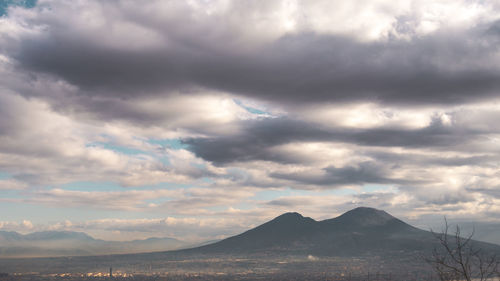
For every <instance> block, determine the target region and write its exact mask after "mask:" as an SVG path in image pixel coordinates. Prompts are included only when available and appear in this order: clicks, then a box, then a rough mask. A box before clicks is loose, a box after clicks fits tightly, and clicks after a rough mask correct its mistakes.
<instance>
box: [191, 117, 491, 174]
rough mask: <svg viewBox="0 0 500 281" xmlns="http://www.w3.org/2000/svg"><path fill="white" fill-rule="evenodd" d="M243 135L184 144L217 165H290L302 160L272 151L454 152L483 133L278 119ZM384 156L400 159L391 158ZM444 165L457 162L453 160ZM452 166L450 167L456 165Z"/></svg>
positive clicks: (257, 123) (436, 126)
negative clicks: (342, 146)
mask: <svg viewBox="0 0 500 281" xmlns="http://www.w3.org/2000/svg"><path fill="white" fill-rule="evenodd" d="M242 131H243V133H240V134H238V135H234V136H220V137H214V138H191V139H185V140H183V142H184V143H185V144H188V145H189V147H190V150H191V151H193V152H194V153H195V154H196V155H197V156H199V157H201V158H203V159H205V160H208V161H211V162H214V163H216V164H224V163H230V162H244V161H252V160H268V161H275V162H283V163H290V162H296V161H300V160H297V159H295V158H294V157H293V155H285V154H283V153H280V152H276V151H273V150H272V147H273V146H277V145H282V144H287V143H293V142H302V141H305V142H307V141H326V142H329V141H330V142H344V143H349V144H357V145H362V146H375V147H412V148H431V147H433V148H438V149H451V148H453V147H454V146H456V145H464V144H465V143H467V142H469V141H472V140H473V139H475V138H478V137H481V136H482V133H483V132H481V131H477V130H467V129H463V128H455V127H447V126H444V125H443V124H442V123H441V122H440V121H439V120H438V119H435V120H434V121H433V122H432V123H431V124H430V125H429V126H427V127H425V128H421V129H389V128H371V129H352V128H325V127H323V126H321V125H319V124H316V123H308V122H305V121H300V120H292V119H287V118H274V119H270V120H268V119H266V120H254V121H247V122H245V123H244V130H242ZM374 156H376V155H374ZM380 156H381V158H383V157H386V158H390V157H396V156H395V155H390V154H385V155H380ZM389 160H390V159H389ZM400 160H402V159H400ZM455 160H456V161H459V160H460V159H455ZM470 160H471V161H473V160H474V159H470ZM436 161H437V160H436ZM442 161H451V162H453V159H448V160H442ZM462 161H466V159H462ZM451 162H450V163H449V164H452V163H451Z"/></svg>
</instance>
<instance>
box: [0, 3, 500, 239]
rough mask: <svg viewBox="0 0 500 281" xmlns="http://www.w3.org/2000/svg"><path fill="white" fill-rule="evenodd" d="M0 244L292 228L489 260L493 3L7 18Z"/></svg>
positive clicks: (36, 9) (126, 6)
mask: <svg viewBox="0 0 500 281" xmlns="http://www.w3.org/2000/svg"><path fill="white" fill-rule="evenodd" d="M0 3H2V4H1V5H0V230H6V231H18V232H20V233H28V232H34V231H45V230H61V231H62V230H67V231H83V232H86V233H88V234H90V235H92V236H94V237H96V238H102V239H108V240H129V239H142V238H147V237H153V236H155V237H174V238H179V239H182V240H189V241H203V240H211V239H220V238H224V237H227V236H229V235H234V234H237V233H240V232H242V231H244V230H246V229H249V228H251V227H254V226H256V225H259V224H261V223H263V222H265V221H267V220H269V219H272V218H273V217H275V216H277V215H280V214H281V213H284V212H289V211H296V212H300V213H301V214H303V215H304V216H308V217H312V218H314V219H317V220H321V219H326V218H332V217H335V216H338V215H340V214H342V213H343V212H345V211H348V210H350V209H353V208H356V207H359V206H368V207H374V208H377V209H383V210H386V211H387V212H389V213H391V214H392V215H394V216H397V217H398V218H401V219H402V220H404V221H406V222H408V223H411V224H413V225H416V226H418V227H421V228H423V229H429V228H434V229H439V228H440V226H441V225H442V223H443V216H446V217H447V218H448V219H449V220H450V221H452V222H456V223H460V224H462V225H464V227H468V229H471V228H472V227H473V226H474V227H475V228H476V235H477V238H479V239H483V240H487V241H492V242H495V243H500V237H498V235H497V234H498V233H500V169H499V168H500V167H499V166H500V164H499V163H500V154H499V152H500V122H499V120H500V1H498V0H490V1H479V0H477V1H476V0H433V1H430V0H420V1H416V0H413V1H410V0H402V1H388V0H372V1H366V0H352V1H330V0H328V1H298V0H297V1H293V0H286V1H285V0H283V1H278V0H276V1H274V0H271V1H269V0H262V1H260V0H255V1H240V0H234V1H228V0H188V1H181V0H178V1H177V0H172V1H160V0H151V1H133V0H112V1H98V0H85V1H84V0H75V1H66V0H38V1H15V0H14V1H0Z"/></svg>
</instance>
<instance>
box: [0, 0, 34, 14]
mask: <svg viewBox="0 0 500 281" xmlns="http://www.w3.org/2000/svg"><path fill="white" fill-rule="evenodd" d="M36 2H37V0H0V17H1V16H5V15H7V10H8V8H9V7H10V6H18V7H25V8H33V7H35V6H36Z"/></svg>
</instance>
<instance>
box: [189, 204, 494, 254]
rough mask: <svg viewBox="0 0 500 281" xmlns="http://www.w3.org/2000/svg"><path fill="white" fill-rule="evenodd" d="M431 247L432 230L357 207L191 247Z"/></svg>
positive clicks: (237, 250)
mask: <svg viewBox="0 0 500 281" xmlns="http://www.w3.org/2000/svg"><path fill="white" fill-rule="evenodd" d="M476 244H477V245H478V246H480V247H481V248H487V249H495V251H498V252H499V253H500V246H498V245H493V244H489V243H484V242H478V241H477V242H476ZM435 246H436V239H435V238H434V236H433V235H432V233H430V232H428V231H424V230H421V229H418V228H415V227H413V226H411V225H409V224H406V223H405V222H403V221H401V220H399V219H397V218H395V217H393V216H391V215H390V214H388V213H386V212H385V211H381V210H376V209H373V208H365V207H360V208H356V209H353V210H351V211H348V212H346V213H344V214H343V215H341V216H339V217H336V218H333V219H327V220H323V221H315V220H313V219H311V218H307V217H303V216H302V215H300V214H298V213H286V214H283V215H281V216H279V217H277V218H275V219H273V220H271V221H269V222H267V223H264V224H262V225H260V226H258V227H256V228H253V229H251V230H248V231H246V232H244V233H242V234H239V235H236V236H233V237H229V238H227V239H224V240H222V241H220V242H217V243H214V244H211V245H206V246H203V247H198V248H195V249H190V250H189V251H190V252H198V253H206V254H210V253H226V254H242V253H248V254H251V253H261V254H313V255H329V256H345V255H360V254H384V253H388V252H407V253H408V252H414V251H427V250H431V249H432V248H433V247H435Z"/></svg>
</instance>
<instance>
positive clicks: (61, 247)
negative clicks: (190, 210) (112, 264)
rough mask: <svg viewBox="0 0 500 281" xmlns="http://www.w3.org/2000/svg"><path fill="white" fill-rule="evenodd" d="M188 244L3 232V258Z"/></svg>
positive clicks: (134, 250) (149, 249) (170, 240)
mask: <svg viewBox="0 0 500 281" xmlns="http://www.w3.org/2000/svg"><path fill="white" fill-rule="evenodd" d="M186 245H187V244H186V243H184V242H182V241H180V240H177V239H174V238H149V239H145V240H134V241H124V242H118V241H105V240H99V239H94V238H92V237H91V236H89V235H87V234H85V233H83V232H71V231H44V232H34V233H30V234H26V235H22V234H19V233H17V232H8V231H0V257H2V258H5V257H53V256H83V255H108V254H123V253H140V252H153V251H167V250H175V249H179V248H182V247H184V246H186Z"/></svg>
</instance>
